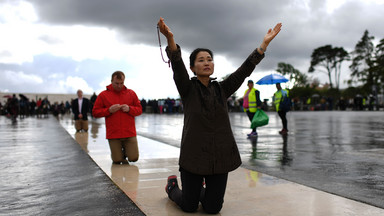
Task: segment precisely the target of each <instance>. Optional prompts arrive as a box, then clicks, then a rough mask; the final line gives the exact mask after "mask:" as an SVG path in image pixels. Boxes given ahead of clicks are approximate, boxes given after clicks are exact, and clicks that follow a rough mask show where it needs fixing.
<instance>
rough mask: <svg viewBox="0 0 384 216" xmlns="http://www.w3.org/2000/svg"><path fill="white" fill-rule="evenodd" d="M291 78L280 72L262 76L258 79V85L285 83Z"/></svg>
mask: <svg viewBox="0 0 384 216" xmlns="http://www.w3.org/2000/svg"><path fill="white" fill-rule="evenodd" d="M288 81H289V80H288V79H287V78H285V77H283V76H281V75H279V74H270V75H267V76H265V77H263V78H261V79H260V80H259V81H257V83H256V84H258V85H271V84H276V83H285V82H288Z"/></svg>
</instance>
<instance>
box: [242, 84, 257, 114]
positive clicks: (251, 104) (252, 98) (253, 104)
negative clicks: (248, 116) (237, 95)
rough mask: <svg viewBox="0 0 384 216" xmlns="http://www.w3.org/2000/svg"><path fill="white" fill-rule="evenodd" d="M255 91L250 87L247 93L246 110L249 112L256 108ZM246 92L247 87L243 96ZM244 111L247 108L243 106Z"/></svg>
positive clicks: (254, 110)
mask: <svg viewBox="0 0 384 216" xmlns="http://www.w3.org/2000/svg"><path fill="white" fill-rule="evenodd" d="M256 91H257V89H255V88H252V89H251V91H250V92H249V94H248V110H249V112H252V113H254V112H256V110H257V101H256ZM247 92H248V89H247V90H245V92H244V96H243V98H244V97H245V95H246V94H247ZM244 112H247V109H245V108H244Z"/></svg>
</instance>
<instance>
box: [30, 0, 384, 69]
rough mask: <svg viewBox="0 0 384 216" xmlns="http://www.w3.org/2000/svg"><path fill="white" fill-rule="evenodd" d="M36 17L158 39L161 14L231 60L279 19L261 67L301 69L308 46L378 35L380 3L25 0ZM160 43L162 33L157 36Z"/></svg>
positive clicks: (187, 40) (189, 45) (346, 43)
mask: <svg viewBox="0 0 384 216" xmlns="http://www.w3.org/2000/svg"><path fill="white" fill-rule="evenodd" d="M30 2H32V3H33V4H34V6H35V7H36V9H37V11H38V14H39V17H40V22H42V23H51V24H60V25H79V24H80V25H88V26H105V27H107V28H110V29H115V30H117V31H118V32H119V34H120V36H121V37H122V38H124V39H125V40H126V41H128V42H130V43H137V44H149V45H152V46H156V45H157V36H156V23H157V21H158V19H159V17H160V16H162V17H164V18H165V21H166V23H167V24H168V25H169V26H170V27H171V30H172V31H173V32H174V34H175V39H176V42H177V43H179V44H180V45H181V46H182V48H183V49H184V50H189V51H191V50H192V49H194V48H196V47H208V48H211V49H212V50H213V51H214V52H215V53H216V55H217V54H221V55H225V56H227V57H228V58H229V59H230V60H232V61H234V63H236V64H240V63H241V61H242V60H243V59H244V58H245V57H246V56H248V54H249V53H250V52H251V51H252V50H253V49H254V48H256V47H257V46H259V44H260V43H261V41H262V38H263V36H264V34H265V33H266V31H267V29H268V28H271V27H273V26H274V25H275V24H276V23H277V22H282V23H283V29H282V32H281V33H280V34H279V35H278V37H277V38H276V39H275V40H274V41H273V42H272V44H271V46H270V47H269V50H268V52H267V58H266V59H265V60H264V61H263V63H262V64H261V65H260V67H261V68H262V69H270V70H274V69H276V65H277V63H278V62H281V61H283V62H287V63H290V64H292V65H293V66H294V67H297V68H299V69H302V72H306V70H307V67H308V64H309V61H310V55H311V53H312V51H313V50H314V49H316V48H318V47H320V46H324V45H327V44H331V45H333V46H342V47H344V48H345V49H349V50H351V49H353V48H354V46H355V44H356V43H357V42H358V40H360V38H361V36H362V35H363V32H364V30H366V29H368V30H369V31H370V32H371V34H372V35H373V36H376V37H378V39H381V38H380V37H383V36H384V30H383V28H380V27H379V26H378V25H377V22H379V20H382V19H383V15H382V14H383V13H382V11H383V9H384V7H383V5H376V6H374V7H368V6H370V5H369V4H365V3H363V2H364V1H357V0H350V1H347V2H346V3H345V4H344V5H343V6H342V7H340V8H338V9H336V10H335V11H333V13H331V14H330V13H328V12H327V9H326V5H325V3H326V1H317V0H312V1H299V0H286V1H281V0H270V1H254V0H240V1H222V0H203V1H201V0H198V1H175V0H166V1H159V0H151V1H146V0H143V1H127V0H109V1H105V0H81V1H79V0H66V1H59V0H56V1H46V0H31V1H30ZM162 40H163V43H164V44H165V42H166V41H165V39H164V38H163V37H162Z"/></svg>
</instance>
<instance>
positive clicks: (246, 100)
mask: <svg viewBox="0 0 384 216" xmlns="http://www.w3.org/2000/svg"><path fill="white" fill-rule="evenodd" d="M253 86H254V84H253V81H252V80H248V89H247V90H245V92H244V97H243V109H244V112H245V113H247V116H248V118H249V120H250V121H251V122H252V119H253V116H254V115H255V113H256V110H257V109H260V106H261V100H260V91H259V90H257V89H255V88H254V87H253ZM256 129H257V128H253V129H252V132H251V133H249V134H247V136H248V137H255V136H257V131H256Z"/></svg>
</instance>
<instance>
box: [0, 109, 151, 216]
mask: <svg viewBox="0 0 384 216" xmlns="http://www.w3.org/2000/svg"><path fill="white" fill-rule="evenodd" d="M0 155H1V157H0V170H1V172H0V187H1V192H0V200H1V204H0V215H144V214H143V213H142V212H141V210H140V209H138V208H137V206H136V205H135V204H134V203H133V202H132V201H131V200H130V199H129V198H128V197H127V196H126V195H125V194H124V193H123V192H122V191H121V190H120V189H119V188H118V187H117V186H116V185H115V184H114V183H113V182H112V181H111V180H110V179H109V178H108V176H107V175H106V174H105V173H104V172H103V171H102V170H101V169H100V168H99V167H98V166H97V165H96V164H95V163H94V162H93V161H92V160H91V158H90V157H89V156H88V155H87V154H86V153H85V152H84V151H83V150H82V149H81V147H80V146H79V145H78V144H77V143H76V141H75V140H74V139H73V138H72V137H71V136H70V135H69V134H68V132H67V131H66V130H65V129H64V128H63V127H61V125H60V124H59V123H58V121H57V119H55V118H54V117H49V118H45V119H37V118H32V117H31V118H25V119H18V120H17V122H15V123H12V121H11V120H10V119H8V118H6V117H4V116H0Z"/></svg>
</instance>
